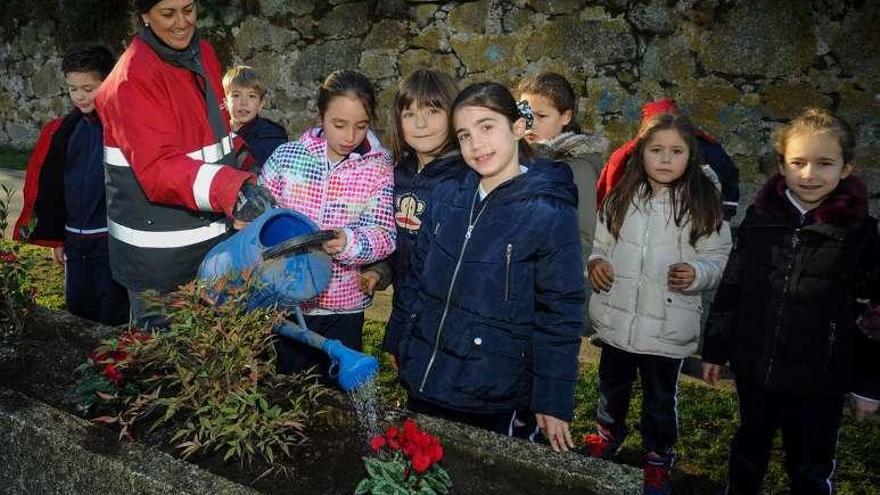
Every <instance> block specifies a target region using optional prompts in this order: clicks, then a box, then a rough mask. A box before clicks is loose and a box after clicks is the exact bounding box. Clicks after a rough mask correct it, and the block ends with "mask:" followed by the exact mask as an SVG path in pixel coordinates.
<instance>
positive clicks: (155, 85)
mask: <svg viewBox="0 0 880 495" xmlns="http://www.w3.org/2000/svg"><path fill="white" fill-rule="evenodd" d="M135 5H136V7H137V10H138V13H139V18H140V20H141V21H142V23H143V27H142V29H141V31H140V33H138V35H137V36H136V37H135V38H134V39H133V40H132V42H131V44H130V45H129V46H128V48H127V49H126V50H125V52H124V53H123V54H122V56H121V57H120V59H119V62H118V63H117V64H116V67H115V68H114V69H113V72H111V73H110V75H109V76H108V77H107V79H106V81H104V84H103V85H102V86H101V89H100V90H99V92H98V96H97V99H96V100H95V103H96V106H97V108H98V113H99V114H100V115H101V118H102V120H103V122H104V146H105V149H104V162H105V166H106V175H107V227H108V230H109V234H110V266H111V267H112V269H113V276H114V277H115V278H116V280H118V281H119V283H121V284H122V285H124V286H125V287H127V288H128V289H129V294H130V295H131V296H132V310H133V313H134V317H135V320H136V323H137V324H138V325H139V326H147V325H149V326H155V325H158V324H161V320H156V319H153V320H149V319H145V318H143V317H142V316H143V312H144V308H143V304H142V302H141V299H140V297H138V294H139V293H141V292H142V291H145V290H149V289H152V290H156V291H158V292H160V293H164V292H168V291H171V290H174V289H176V288H177V287H178V286H179V285H181V284H184V283H187V282H189V281H190V280H192V279H193V278H194V277H195V274H196V270H197V269H198V266H199V263H200V262H201V260H202V258H203V257H204V255H205V253H207V251H208V250H209V249H211V247H213V246H214V245H215V244H216V243H217V242H219V241H221V240H222V239H223V238H224V237H225V236H226V235H227V231H228V228H227V225H228V222H227V218H228V217H231V218H233V219H235V220H238V221H240V222H247V221H250V220H252V219H253V218H255V217H256V216H257V215H258V214H259V213H262V211H263V210H264V209H265V208H267V207H270V205H271V204H272V203H273V201H272V199H271V195H270V194H269V193H268V192H267V191H265V190H263V189H262V188H260V187H259V186H257V185H256V178H255V177H254V176H253V175H252V174H251V173H249V172H246V171H244V170H241V169H240V166H241V163H240V160H241V159H243V158H244V157H247V155H246V154H245V153H243V149H244V148H243V142H242V141H241V139H240V138H237V137H236V136H235V135H234V134H233V133H232V132H231V131H230V129H229V114H228V112H227V111H226V110H225V108H224V107H223V105H222V102H223V88H222V85H221V83H220V62H219V61H218V60H217V56H216V55H215V53H214V50H213V49H212V48H211V45H209V44H208V42H206V41H203V40H201V39H199V35H198V32H197V31H196V17H197V10H198V9H197V5H196V2H195V1H193V0H162V1H150V0H138V1H136V2H135ZM250 161H252V159H251V160H250Z"/></svg>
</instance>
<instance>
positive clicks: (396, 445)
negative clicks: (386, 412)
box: [385, 426, 400, 450]
mask: <svg viewBox="0 0 880 495" xmlns="http://www.w3.org/2000/svg"><path fill="white" fill-rule="evenodd" d="M397 437H398V430H397V428H395V427H394V426H389V427H388V430H387V431H386V432H385V438H386V439H387V440H388V448H390V449H391V450H400V441H399V440H398V438H397Z"/></svg>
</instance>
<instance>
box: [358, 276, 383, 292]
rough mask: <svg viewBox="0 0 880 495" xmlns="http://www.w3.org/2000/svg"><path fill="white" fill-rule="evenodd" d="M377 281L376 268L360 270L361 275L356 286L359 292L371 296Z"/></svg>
mask: <svg viewBox="0 0 880 495" xmlns="http://www.w3.org/2000/svg"><path fill="white" fill-rule="evenodd" d="M378 283H379V273H378V272H376V270H366V271H363V272H361V276H360V278H359V279H358V286H359V287H360V289H361V292H363V293H364V294H366V295H368V296H372V295H373V292H376V284H378Z"/></svg>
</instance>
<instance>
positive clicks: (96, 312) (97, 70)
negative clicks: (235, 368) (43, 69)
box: [13, 45, 129, 325]
mask: <svg viewBox="0 0 880 495" xmlns="http://www.w3.org/2000/svg"><path fill="white" fill-rule="evenodd" d="M114 63H115V59H114V57H113V54H112V53H111V52H110V50H108V49H107V48H105V47H103V46H100V45H84V46H78V47H75V48H73V49H71V50H69V51H68V52H67V53H66V54H65V55H64V59H63V60H62V62H61V69H62V70H63V71H64V78H65V82H66V83H67V92H68V94H69V95H70V99H71V101H72V102H73V105H74V106H75V107H76V108H74V110H73V111H71V112H70V113H68V114H67V115H65V116H64V117H58V118H57V119H54V120H52V121H51V122H49V123H48V124H46V126H45V127H44V128H43V130H42V132H41V133H40V137H39V139H38V141H37V143H36V145H35V146H34V151H33V153H32V154H31V157H30V160H29V161H28V165H27V175H26V178H25V186H24V205H23V208H22V213H21V216H20V217H19V219H18V222H16V225H15V232H14V234H13V236H14V238H15V239H17V240H22V241H27V242H30V243H32V244H37V245H40V246H47V247H50V248H52V257H53V258H54V260H55V262H56V263H58V264H59V265H62V266H63V267H64V271H65V291H64V292H65V301H66V304H67V309H68V311H70V312H71V313H73V314H75V315H77V316H82V317H83V318H88V319H90V320H94V321H98V322H101V323H104V324H107V325H119V324H122V323H125V322H126V321H128V317H129V314H128V313H129V309H128V295H127V294H126V291H125V288H123V287H122V286H121V285H119V284H117V283H116V282H115V281H114V280H113V278H112V276H111V274H110V264H109V258H108V255H107V206H106V195H105V188H104V160H103V157H104V144H103V143H104V141H103V126H102V125H101V120H100V119H99V118H98V114H97V113H96V112H95V104H94V99H95V92H96V91H97V89H98V87H99V86H100V85H101V82H102V81H103V80H104V78H105V77H107V74H109V73H110V71H111V70H112V69H113V64H114Z"/></svg>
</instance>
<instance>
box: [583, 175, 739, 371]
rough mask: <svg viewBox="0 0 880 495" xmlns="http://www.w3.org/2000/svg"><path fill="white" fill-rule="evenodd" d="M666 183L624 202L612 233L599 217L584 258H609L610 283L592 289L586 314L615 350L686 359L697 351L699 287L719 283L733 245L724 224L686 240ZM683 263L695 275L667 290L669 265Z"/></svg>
mask: <svg viewBox="0 0 880 495" xmlns="http://www.w3.org/2000/svg"><path fill="white" fill-rule="evenodd" d="M670 200H671V198H670V192H669V190H666V191H664V192H663V193H661V194H660V195H658V196H656V197H653V198H650V199H648V200H647V201H646V202H645V204H643V205H641V206H640V207H638V208H630V209H629V211H628V212H627V214H626V219H625V220H624V222H623V225H622V227H621V229H620V233H619V237H618V239H615V238H614V236H612V235H611V233H610V232H609V231H608V227H607V226H606V224H605V222H602V221H599V222H598V223H597V225H596V238H595V241H594V243H593V253H592V255H591V256H590V259H591V260H593V259H597V258H602V259H605V260H608V261H609V262H610V263H611V265H612V266H613V267H614V284H613V285H612V286H611V290H610V291H608V292H599V293H597V294H593V297H592V298H591V300H590V319H591V320H592V322H593V326H594V329H595V330H596V332H597V335H598V337H599V338H600V339H601V340H602V341H603V342H605V343H607V344H610V345H612V346H614V347H617V348H619V349H623V350H625V351H629V352H635V353H640V354H657V355H660V356H666V357H671V358H684V357H687V356H689V355H691V354H693V353H695V352H696V350H697V342H698V341H699V337H700V315H701V314H702V312H703V303H702V292H703V291H705V290H710V289H712V288H715V287H717V286H718V284H719V283H720V281H721V274H722V273H723V272H724V266H725V264H726V263H727V256H728V254H729V252H730V248H731V237H730V228H729V227H728V226H727V224H726V223H725V224H723V225H722V227H721V230H720V231H719V232H716V233H713V234H712V235H709V236H706V237H700V238H699V239H698V240H697V242H696V245H691V244H690V242H689V241H688V234H687V233H688V232H689V231H690V225H689V223H685V224H684V225H682V226H681V227H678V226H676V225H675V224H674V223H673V222H672V220H671V218H672V207H671V206H672V205H671V203H670ZM677 263H687V264H689V265H691V266H692V267H693V268H694V271H695V276H694V281H693V282H692V283H691V284H690V285H689V286H688V287H687V288H686V289H684V290H682V291H677V290H670V289H669V287H668V283H667V278H668V277H667V272H668V271H669V267H670V266H671V265H674V264H677Z"/></svg>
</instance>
